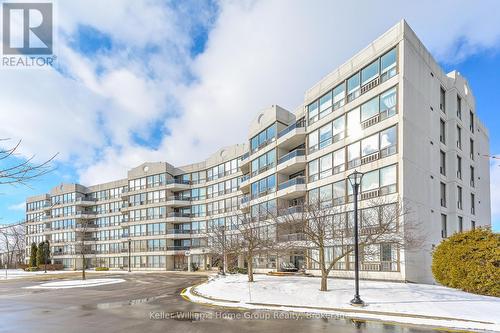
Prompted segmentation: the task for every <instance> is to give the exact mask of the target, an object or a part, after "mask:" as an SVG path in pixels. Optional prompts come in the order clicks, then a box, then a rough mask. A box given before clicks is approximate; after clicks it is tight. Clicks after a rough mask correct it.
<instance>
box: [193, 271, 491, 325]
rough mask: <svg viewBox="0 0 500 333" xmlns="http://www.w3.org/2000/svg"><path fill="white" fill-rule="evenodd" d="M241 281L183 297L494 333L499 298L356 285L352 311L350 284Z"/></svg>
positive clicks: (216, 282) (431, 288) (233, 278)
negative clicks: (359, 302) (357, 298)
mask: <svg viewBox="0 0 500 333" xmlns="http://www.w3.org/2000/svg"><path fill="white" fill-rule="evenodd" d="M246 279H247V277H246V275H230V276H227V277H225V278H223V277H220V278H214V279H210V280H209V282H208V283H205V284H202V285H200V286H197V287H196V288H194V294H193V293H191V296H192V297H189V296H188V297H189V298H192V300H194V301H200V302H205V303H206V302H210V303H212V304H217V301H215V300H208V299H207V298H203V297H197V295H196V294H198V295H199V296H204V297H209V298H212V299H217V300H219V301H218V303H219V304H218V305H225V306H233V307H234V306H237V307H247V308H266V305H269V306H271V307H274V308H275V309H276V307H275V306H279V307H281V308H282V309H283V307H285V309H286V307H288V309H289V310H291V311H299V312H311V309H312V308H314V310H313V311H316V312H318V311H319V312H321V311H323V312H329V311H340V312H341V313H342V314H344V315H348V313H352V316H354V317H363V318H372V319H373V318H376V319H380V318H384V319H383V320H392V321H398V322H407V323H414V324H427V325H433V326H445V327H454V328H462V329H487V330H498V331H500V316H499V315H498V314H499V313H500V298H496V297H488V296H481V295H474V294H469V293H466V292H462V291H459V290H455V289H451V288H446V287H441V286H435V285H425V284H410V283H396V282H380V281H360V294H361V298H362V299H363V300H364V301H365V302H366V304H367V306H365V307H363V308H358V307H353V306H351V305H350V304H349V301H350V300H351V299H352V297H353V294H354V281H353V280H345V279H329V281H328V285H329V290H328V291H327V292H321V291H319V286H320V281H319V278H311V277H272V276H266V275H256V276H255V282H254V283H248V282H247V281H246ZM191 291H193V290H191ZM224 301H230V302H224ZM222 303H226V304H222ZM257 303H258V304H257ZM301 307H302V308H301ZM377 313H379V315H378V316H377ZM348 316H349V315H348ZM388 318H389V319H388ZM445 318H446V319H445Z"/></svg>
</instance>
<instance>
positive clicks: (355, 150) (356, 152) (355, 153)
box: [347, 142, 361, 169]
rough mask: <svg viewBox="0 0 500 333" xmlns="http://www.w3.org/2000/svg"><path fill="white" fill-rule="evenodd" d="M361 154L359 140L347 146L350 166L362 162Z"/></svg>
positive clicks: (352, 166)
mask: <svg viewBox="0 0 500 333" xmlns="http://www.w3.org/2000/svg"><path fill="white" fill-rule="evenodd" d="M360 158H361V154H360V145H359V142H355V143H353V144H350V145H349V146H347V163H348V164H349V165H348V168H349V169H351V168H354V167H356V166H358V165H360V164H361V159H360Z"/></svg>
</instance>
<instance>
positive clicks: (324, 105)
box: [319, 91, 332, 119]
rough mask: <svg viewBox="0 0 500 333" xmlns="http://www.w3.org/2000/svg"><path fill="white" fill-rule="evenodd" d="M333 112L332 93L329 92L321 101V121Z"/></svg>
mask: <svg viewBox="0 0 500 333" xmlns="http://www.w3.org/2000/svg"><path fill="white" fill-rule="evenodd" d="M330 112H332V92H331V91H330V92H328V93H327V94H326V95H323V97H321V98H320V99H319V119H321V118H323V117H324V116H326V115H327V114H329V113H330Z"/></svg>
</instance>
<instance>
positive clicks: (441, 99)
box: [439, 87, 446, 112]
mask: <svg viewBox="0 0 500 333" xmlns="http://www.w3.org/2000/svg"><path fill="white" fill-rule="evenodd" d="M439 109H441V111H443V112H446V91H445V90H444V88H443V87H441V88H440V90H439Z"/></svg>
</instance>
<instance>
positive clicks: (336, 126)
mask: <svg viewBox="0 0 500 333" xmlns="http://www.w3.org/2000/svg"><path fill="white" fill-rule="evenodd" d="M332 127H333V133H332V134H333V142H337V141H339V140H341V139H343V138H344V136H345V135H344V131H345V118H344V116H342V117H339V118H337V119H335V120H334V121H333V122H332Z"/></svg>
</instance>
